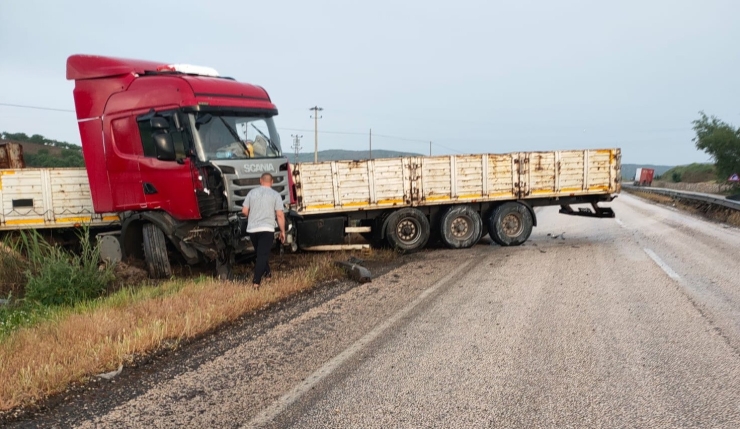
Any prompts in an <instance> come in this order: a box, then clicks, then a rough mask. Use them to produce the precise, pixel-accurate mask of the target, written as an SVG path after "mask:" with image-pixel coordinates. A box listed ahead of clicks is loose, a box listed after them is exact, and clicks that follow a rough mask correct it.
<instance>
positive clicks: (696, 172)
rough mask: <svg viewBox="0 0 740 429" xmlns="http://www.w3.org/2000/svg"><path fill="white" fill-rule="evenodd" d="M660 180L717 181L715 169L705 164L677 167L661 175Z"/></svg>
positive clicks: (686, 181) (711, 165) (712, 165)
mask: <svg viewBox="0 0 740 429" xmlns="http://www.w3.org/2000/svg"><path fill="white" fill-rule="evenodd" d="M660 179H661V180H665V181H668V182H685V183H701V182H711V181H714V180H717V169H716V168H715V167H714V164H706V163H702V164H699V163H694V164H689V165H679V166H677V167H673V168H671V169H670V170H668V171H666V172H665V173H663V174H662V177H661V178H660Z"/></svg>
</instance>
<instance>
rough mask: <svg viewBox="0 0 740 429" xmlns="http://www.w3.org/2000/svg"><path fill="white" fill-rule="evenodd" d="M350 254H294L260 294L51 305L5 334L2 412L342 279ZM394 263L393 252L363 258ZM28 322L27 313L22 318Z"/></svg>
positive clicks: (186, 283) (171, 289)
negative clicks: (341, 263)
mask: <svg viewBox="0 0 740 429" xmlns="http://www.w3.org/2000/svg"><path fill="white" fill-rule="evenodd" d="M349 256H350V253H346V254H339V255H338V254H336V253H334V254H307V255H294V256H292V257H291V261H290V262H291V268H290V269H289V270H275V271H276V272H275V273H274V274H273V279H271V280H270V282H269V283H267V284H265V286H264V287H263V288H261V289H259V290H253V289H252V288H251V287H248V286H247V284H244V283H235V282H221V281H218V280H214V279H212V278H210V277H203V276H201V277H197V278H194V279H187V280H183V279H179V280H178V279H175V280H170V281H167V282H164V283H162V284H160V285H158V286H152V285H150V286H144V287H138V288H132V287H128V288H125V289H122V290H119V291H117V292H115V293H113V294H112V295H109V296H106V297H103V298H98V299H95V300H89V301H84V302H81V303H77V304H75V305H73V306H63V307H47V308H46V310H45V311H46V312H45V313H43V314H42V313H33V314H32V315H31V316H28V317H29V319H28V320H25V321H21V322H19V323H18V326H20V327H17V326H16V327H15V328H14V329H11V330H8V331H6V333H5V334H3V335H2V336H0V410H4V411H7V410H10V409H13V408H16V407H19V406H24V405H30V404H33V403H35V402H37V401H38V400H40V399H42V398H44V397H46V396H48V395H51V394H54V393H57V392H60V391H62V390H63V389H64V388H65V387H67V386H68V385H69V384H70V383H73V382H77V381H84V380H85V379H87V378H88V377H90V376H91V375H94V374H97V373H102V372H105V371H110V370H112V369H115V368H117V367H118V365H120V364H122V363H126V362H131V361H132V360H133V358H134V357H135V356H136V355H140V354H144V353H147V352H151V351H153V350H157V349H160V348H162V347H164V346H165V345H167V344H175V345H176V344H178V343H179V342H180V341H182V340H186V339H191V338H194V337H196V336H198V335H200V334H203V333H206V332H208V331H210V330H212V329H214V328H217V327H218V326H220V325H223V324H224V323H228V322H231V321H234V320H236V319H238V318H239V317H240V316H242V315H244V314H247V313H251V312H254V311H256V310H259V309H262V308H265V307H266V306H268V305H270V304H273V303H276V302H279V301H281V300H284V299H286V298H287V297H290V296H291V295H294V294H296V293H299V292H301V291H304V290H307V289H310V288H311V287H313V286H315V285H316V284H317V283H319V282H322V281H327V280H329V279H332V278H337V277H341V276H343V274H342V273H341V271H340V270H339V269H338V268H336V267H335V266H334V264H333V261H334V260H336V259H338V258H346V257H349ZM363 257H364V258H366V259H373V260H379V261H389V260H391V259H392V258H393V257H394V254H393V252H390V251H372V252H371V253H370V254H363ZM21 317H24V316H21Z"/></svg>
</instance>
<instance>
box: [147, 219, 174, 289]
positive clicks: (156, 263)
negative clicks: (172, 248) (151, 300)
mask: <svg viewBox="0 0 740 429" xmlns="http://www.w3.org/2000/svg"><path fill="white" fill-rule="evenodd" d="M142 235H143V242H144V260H145V261H146V265H147V268H148V269H149V276H150V277H152V278H155V279H164V278H167V277H170V276H171V275H172V267H171V266H170V259H169V257H168V256H167V241H166V239H165V237H164V233H163V232H162V230H161V229H159V228H158V227H157V226H156V225H154V224H153V223H147V224H144V227H143V228H142Z"/></svg>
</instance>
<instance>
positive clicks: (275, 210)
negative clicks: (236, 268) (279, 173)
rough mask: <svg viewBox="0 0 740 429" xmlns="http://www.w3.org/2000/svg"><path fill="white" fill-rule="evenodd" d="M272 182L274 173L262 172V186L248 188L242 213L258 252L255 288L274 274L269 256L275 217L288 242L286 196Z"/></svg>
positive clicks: (255, 267) (281, 234)
mask: <svg viewBox="0 0 740 429" xmlns="http://www.w3.org/2000/svg"><path fill="white" fill-rule="evenodd" d="M272 182H273V178H272V174H270V173H264V174H262V176H260V186H259V187H258V188H254V189H252V190H251V191H249V193H248V194H247V197H246V198H245V199H244V203H243V204H242V205H243V206H244V208H242V213H244V216H246V217H247V233H248V234H249V238H250V240H252V245H254V251H255V252H256V253H257V261H256V262H255V265H254V279H253V283H254V287H255V288H258V287H259V286H260V283H261V282H262V278H263V277H266V278H270V276H271V275H272V273H271V272H270V265H269V258H270V250H271V249H272V245H273V244H274V243H275V219H277V224H278V226H279V227H280V242H281V243H284V242H285V214H284V213H283V199H282V197H281V196H280V194H278V193H277V192H276V191H275V190H274V189H272Z"/></svg>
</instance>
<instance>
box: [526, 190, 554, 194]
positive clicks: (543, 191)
mask: <svg viewBox="0 0 740 429" xmlns="http://www.w3.org/2000/svg"><path fill="white" fill-rule="evenodd" d="M554 192H555V191H553V190H552V189H537V190H534V191H532V192H530V193H531V194H532V195H544V194H552V193H554Z"/></svg>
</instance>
